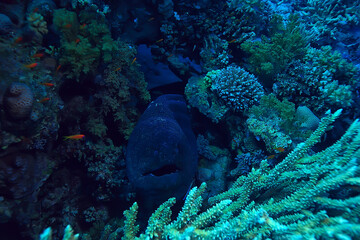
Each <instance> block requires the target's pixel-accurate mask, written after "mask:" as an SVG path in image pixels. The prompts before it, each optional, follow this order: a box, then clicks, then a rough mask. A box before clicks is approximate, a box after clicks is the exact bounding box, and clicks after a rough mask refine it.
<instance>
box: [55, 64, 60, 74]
mask: <svg viewBox="0 0 360 240" xmlns="http://www.w3.org/2000/svg"><path fill="white" fill-rule="evenodd" d="M60 68H61V64H59V66H57V68H56V72H58V71H59V70H60Z"/></svg>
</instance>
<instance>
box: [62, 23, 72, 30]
mask: <svg viewBox="0 0 360 240" xmlns="http://www.w3.org/2000/svg"><path fill="white" fill-rule="evenodd" d="M63 27H64V28H67V29H69V28H71V27H72V25H71V23H68V24H65V25H64V26H63Z"/></svg>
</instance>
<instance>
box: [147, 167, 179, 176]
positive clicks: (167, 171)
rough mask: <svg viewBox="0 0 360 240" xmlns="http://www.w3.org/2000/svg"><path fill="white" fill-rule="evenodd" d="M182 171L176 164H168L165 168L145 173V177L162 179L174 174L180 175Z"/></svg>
mask: <svg viewBox="0 0 360 240" xmlns="http://www.w3.org/2000/svg"><path fill="white" fill-rule="evenodd" d="M180 170H181V169H180V168H178V167H177V166H176V165H175V164H168V165H165V166H162V167H160V168H157V169H155V170H151V171H148V172H145V173H143V176H155V177H161V176H165V175H169V174H173V173H178V172H179V171H180Z"/></svg>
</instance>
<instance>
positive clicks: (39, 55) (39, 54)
mask: <svg viewBox="0 0 360 240" xmlns="http://www.w3.org/2000/svg"><path fill="white" fill-rule="evenodd" d="M43 56H44V54H43V53H35V54H34V55H32V56H31V57H32V58H42V57H43Z"/></svg>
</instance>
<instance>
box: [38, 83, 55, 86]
mask: <svg viewBox="0 0 360 240" xmlns="http://www.w3.org/2000/svg"><path fill="white" fill-rule="evenodd" d="M40 84H41V85H44V86H46V87H53V86H55V84H53V83H48V82H44V83H40Z"/></svg>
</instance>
